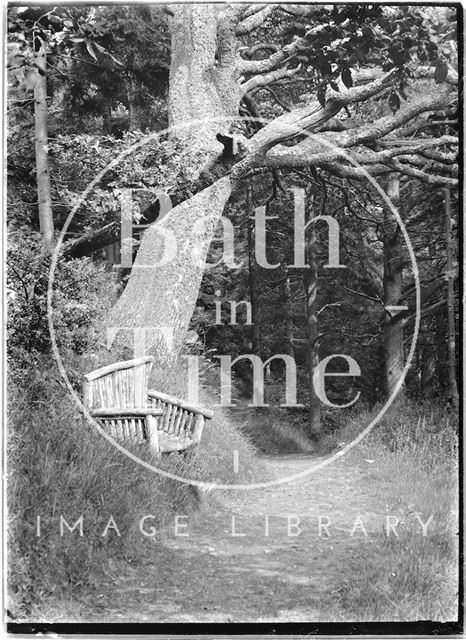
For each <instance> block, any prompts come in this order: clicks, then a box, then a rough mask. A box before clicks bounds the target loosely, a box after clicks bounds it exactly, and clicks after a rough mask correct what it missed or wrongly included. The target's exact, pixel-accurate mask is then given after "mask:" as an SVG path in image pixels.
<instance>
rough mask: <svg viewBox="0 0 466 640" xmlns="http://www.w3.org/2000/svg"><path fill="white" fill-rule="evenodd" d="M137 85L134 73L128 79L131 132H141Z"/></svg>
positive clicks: (127, 93)
mask: <svg viewBox="0 0 466 640" xmlns="http://www.w3.org/2000/svg"><path fill="white" fill-rule="evenodd" d="M136 95H137V84H136V80H135V78H134V75H133V73H132V72H130V77H129V79H128V90H127V92H126V97H127V100H128V118H129V130H130V131H140V130H141V118H140V113H139V109H138V106H137V101H136Z"/></svg>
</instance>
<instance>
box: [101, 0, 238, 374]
mask: <svg viewBox="0 0 466 640" xmlns="http://www.w3.org/2000/svg"><path fill="white" fill-rule="evenodd" d="M171 11H172V12H173V17H171V18H170V20H169V21H170V29H171V35H172V54H171V55H172V58H171V67H170V91H169V122H170V125H171V127H173V128H174V130H173V131H172V134H173V135H174V136H176V137H177V138H178V139H179V140H181V141H182V142H183V143H184V144H185V147H186V154H185V162H186V163H187V165H189V168H190V169H191V170H194V171H196V169H201V168H202V167H203V166H204V165H205V163H206V160H208V158H209V154H210V153H211V152H214V151H215V152H216V153H218V152H219V150H220V145H219V143H218V142H217V140H216V133H217V132H218V131H219V130H222V129H225V128H228V121H226V122H225V123H220V124H218V123H216V122H211V121H209V119H210V118H218V117H219V116H220V117H222V116H223V117H225V118H228V116H231V115H233V109H234V108H235V109H236V110H237V109H238V104H239V101H238V100H236V105H235V107H234V103H235V99H234V97H235V95H236V91H235V82H234V56H233V57H228V55H226V53H225V51H224V55H223V60H222V56H221V55H220V54H219V52H218V46H217V45H218V38H220V36H218V30H217V22H218V19H217V16H218V8H217V7H215V6H214V5H186V4H181V5H173V6H171ZM222 24H223V25H224V26H223V27H222V28H223V30H225V28H226V27H225V25H227V26H228V24H230V23H229V22H228V20H226V21H225V20H222ZM226 35H228V34H226ZM226 35H225V34H224V36H223V40H222V42H223V43H224V44H225V42H226V41H227V40H228V38H227V37H226ZM216 54H217V58H216ZM228 85H229V87H230V89H229V91H227V90H226V88H227V86H228ZM232 97H233V99H232ZM193 120H194V121H195V120H204V121H205V123H204V124H195V125H193V126H190V125H189V123H190V122H192V121H193ZM179 125H182V128H180V129H177V128H176V127H178V126H179ZM185 125H186V126H185ZM230 193H231V182H230V179H229V178H228V177H224V178H221V179H220V180H218V181H217V182H215V183H214V184H213V185H211V186H210V187H208V188H206V189H204V190H203V191H201V192H200V193H197V194H196V195H195V196H193V197H192V198H191V199H189V200H186V201H185V202H182V203H181V204H179V205H178V206H175V208H174V209H172V210H171V211H170V213H169V214H168V215H167V216H165V217H164V218H163V220H162V221H161V222H157V223H156V224H155V225H153V226H152V227H151V228H149V229H148V230H147V231H146V232H145V233H144V236H143V239H142V243H141V247H140V249H139V251H138V255H137V258H136V262H135V264H134V267H133V269H132V272H131V276H130V279H129V282H128V285H127V287H126V289H125V291H124V292H123V295H122V296H121V298H120V300H119V301H118V303H117V305H116V306H115V308H114V309H113V310H112V311H111V314H110V317H109V319H108V323H107V326H108V327H109V328H110V329H111V334H114V333H115V331H116V330H117V329H119V328H121V329H122V328H125V329H126V330H127V331H126V332H125V333H126V339H125V341H127V340H128V339H131V336H130V333H131V331H129V333H128V330H131V329H139V330H144V331H145V341H146V342H145V351H146V352H147V351H149V352H152V353H153V354H154V355H155V357H156V360H157V364H158V365H159V366H166V365H170V364H172V363H173V362H174V361H175V360H176V358H177V356H178V354H179V351H180V349H181V347H182V344H183V338H184V335H185V333H186V330H187V328H188V326H189V321H190V319H191V315H192V312H193V309H194V306H195V303H196V299H197V295H198V290H199V286H200V284H201V280H202V274H203V271H204V266H205V259H206V256H207V251H208V248H209V245H210V242H211V239H212V236H213V233H214V232H215V229H216V227H217V224H218V221H219V219H220V217H221V215H222V212H223V209H224V207H225V204H226V202H227V200H228V198H229V196H230ZM195 225H200V226H199V227H198V228H197V229H198V231H197V232H196V231H195V230H194V227H195ZM169 232H171V234H172V242H175V243H176V251H175V253H174V256H173V257H172V259H171V260H170V261H169V262H168V263H167V264H163V265H162V266H154V265H157V264H158V263H159V262H160V261H161V259H162V256H163V255H164V245H166V244H167V243H166V242H165V241H164V240H163V238H162V234H164V235H165V237H166V234H167V233H169ZM123 338H124V336H123ZM140 348H141V346H139V349H140Z"/></svg>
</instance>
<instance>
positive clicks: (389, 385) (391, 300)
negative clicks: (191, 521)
mask: <svg viewBox="0 0 466 640" xmlns="http://www.w3.org/2000/svg"><path fill="white" fill-rule="evenodd" d="M387 195H388V197H389V198H390V200H391V201H392V203H393V206H394V207H395V208H396V209H397V210H398V209H399V205H400V180H399V174H397V173H392V174H390V176H389V179H388V186H387ZM383 239H384V242H383V245H384V274H383V289H384V305H385V307H390V306H398V305H400V304H401V303H400V299H401V296H402V293H403V265H402V255H401V239H400V229H399V226H398V223H397V222H396V220H394V218H393V214H392V212H391V211H390V210H389V209H388V207H385V208H384V236H383ZM403 327H404V319H403V314H401V313H397V312H396V311H385V326H384V352H385V391H386V394H387V397H388V396H391V394H392V393H393V391H394V389H395V386H396V384H397V383H398V380H399V379H400V377H401V375H402V373H403V367H404V348H403V346H404V345H403V342H404V328H403ZM401 396H402V391H399V393H398V398H401Z"/></svg>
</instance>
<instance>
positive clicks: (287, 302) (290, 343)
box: [283, 267, 295, 358]
mask: <svg viewBox="0 0 466 640" xmlns="http://www.w3.org/2000/svg"><path fill="white" fill-rule="evenodd" d="M292 301H293V296H292V294H291V283H290V275H289V272H288V267H286V271H285V283H284V296H283V304H284V307H285V308H284V312H285V332H286V348H287V353H288V355H289V356H291V357H292V358H294V357H295V351H294V336H293V333H294V331H293V313H292V311H293V310H292Z"/></svg>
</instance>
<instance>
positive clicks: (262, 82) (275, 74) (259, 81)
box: [241, 65, 301, 94]
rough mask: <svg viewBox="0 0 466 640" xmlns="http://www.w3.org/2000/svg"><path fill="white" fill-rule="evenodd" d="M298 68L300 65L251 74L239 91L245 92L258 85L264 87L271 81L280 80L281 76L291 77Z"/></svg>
mask: <svg viewBox="0 0 466 640" xmlns="http://www.w3.org/2000/svg"><path fill="white" fill-rule="evenodd" d="M300 69H301V65H298V66H297V67H296V68H295V69H276V70H275V71H271V72H270V73H265V74H263V75H257V76H253V77H252V78H251V79H250V80H247V81H246V82H244V83H243V84H242V85H241V91H242V92H243V94H246V93H249V92H250V91H252V90H253V89H257V88H258V87H265V86H267V85H269V84H272V82H276V81H277V80H281V79H282V78H291V77H293V76H294V75H296V74H297V73H298V72H299V70H300Z"/></svg>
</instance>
